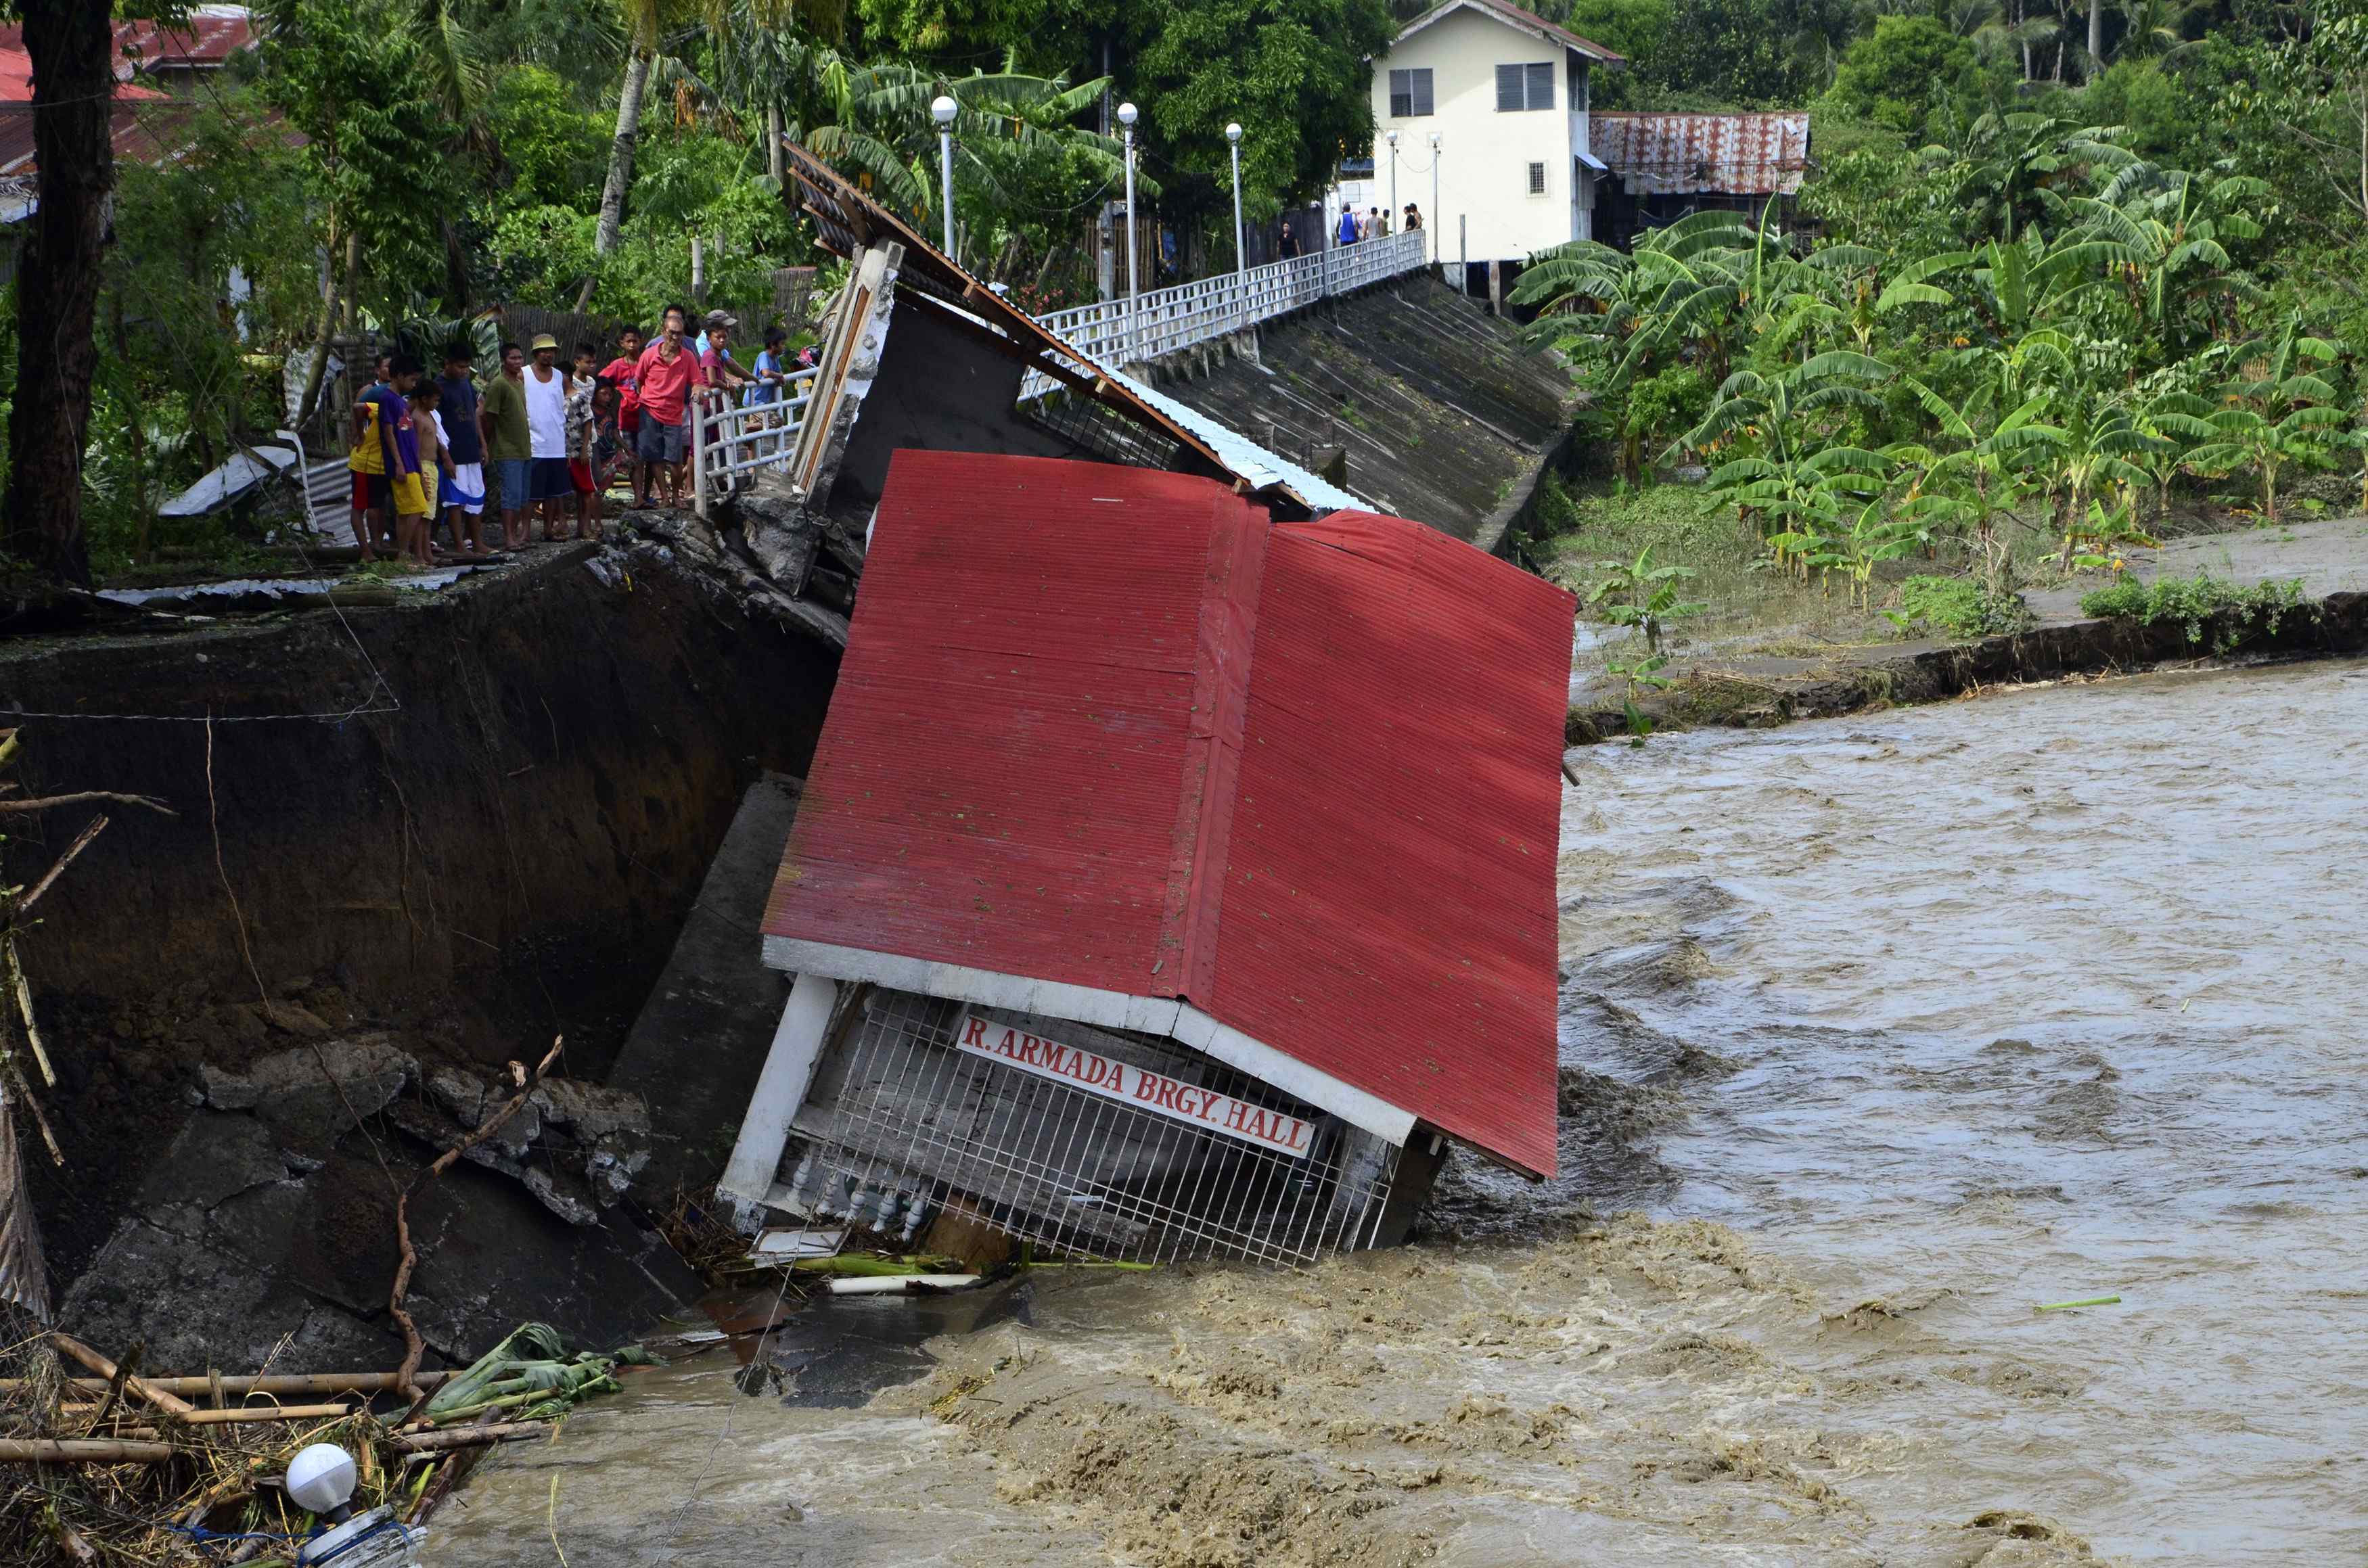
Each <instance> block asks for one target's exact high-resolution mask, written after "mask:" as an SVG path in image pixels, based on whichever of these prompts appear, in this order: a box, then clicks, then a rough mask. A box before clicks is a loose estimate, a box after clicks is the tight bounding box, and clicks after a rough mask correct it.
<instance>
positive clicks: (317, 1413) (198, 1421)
mask: <svg viewBox="0 0 2368 1568" xmlns="http://www.w3.org/2000/svg"><path fill="white" fill-rule="evenodd" d="M96 1408H97V1406H95V1405H88V1404H82V1405H74V1404H69V1405H65V1406H63V1407H62V1411H63V1414H65V1415H76V1414H86V1413H88V1412H89V1411H91V1410H93V1409H96ZM353 1413H354V1407H353V1406H352V1405H350V1404H251V1405H244V1406H241V1405H235V1404H234V1405H232V1406H230V1407H228V1408H227V1409H223V1410H192V1411H191V1412H189V1413H188V1415H184V1416H182V1417H181V1420H182V1422H183V1424H185V1425H187V1426H241V1425H245V1424H247V1423H252V1422H258V1421H326V1420H329V1419H331V1418H333V1417H336V1416H339V1415H352V1414H353Z"/></svg>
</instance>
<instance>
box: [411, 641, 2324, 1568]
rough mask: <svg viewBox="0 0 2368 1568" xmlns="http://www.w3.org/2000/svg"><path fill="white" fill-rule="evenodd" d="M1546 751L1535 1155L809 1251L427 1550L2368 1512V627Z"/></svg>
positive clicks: (460, 1513)
mask: <svg viewBox="0 0 2368 1568" xmlns="http://www.w3.org/2000/svg"><path fill="white" fill-rule="evenodd" d="M1574 760H1575V765H1576V767H1577V771H1578V776H1579V779H1580V783H1579V785H1578V787H1577V788H1576V789H1573V790H1568V791H1566V797H1565V801H1566V803H1565V816H1564V834H1563V854H1562V861H1561V889H1562V954H1563V964H1564V970H1565V980H1564V984H1563V1010H1562V1054H1563V1062H1564V1073H1563V1078H1564V1083H1563V1100H1564V1112H1565V1115H1564V1128H1563V1141H1562V1142H1563V1159H1564V1166H1565V1169H1564V1172H1563V1174H1562V1176H1559V1177H1558V1178H1557V1179H1556V1180H1555V1181H1554V1182H1553V1183H1550V1184H1547V1185H1546V1186H1544V1187H1531V1186H1528V1185H1527V1184H1524V1183H1520V1182H1518V1181H1514V1180H1511V1179H1509V1178H1507V1177H1504V1176H1501V1175H1497V1174H1495V1173H1492V1172H1489V1171H1487V1170H1486V1169H1483V1168H1481V1167H1477V1166H1475V1165H1470V1164H1468V1163H1465V1164H1461V1165H1455V1166H1454V1167H1453V1168H1452V1172H1451V1175H1450V1177H1449V1178H1448V1179H1447V1180H1446V1182H1445V1183H1444V1184H1443V1187H1442V1190H1441V1192H1440V1197H1439V1199H1438V1201H1437V1203H1436V1204H1435V1206H1434V1210H1433V1214H1432V1217H1431V1221H1430V1224H1429V1240H1428V1241H1427V1242H1426V1243H1425V1244H1423V1245H1420V1246H1417V1247H1413V1248H1408V1249H1404V1250H1401V1251H1398V1252H1395V1253H1391V1254H1382V1255H1369V1256H1359V1257H1353V1258H1347V1259H1341V1260H1336V1261H1334V1262H1331V1263H1327V1264H1326V1265H1324V1266H1323V1267H1319V1268H1316V1269H1314V1270H1310V1271H1306V1272H1302V1273H1277V1272H1270V1271H1260V1270H1255V1269H1249V1268H1237V1267H1193V1268H1185V1269H1176V1270H1167V1271H1162V1272H1159V1273H1150V1274H1146V1273H1133V1272H1119V1271H1111V1270H1079V1271H1076V1272H1075V1273H1070V1274H1063V1273H1046V1272H1039V1273H1038V1274H1037V1275H1035V1276H1033V1277H1031V1278H1029V1279H1028V1280H1026V1281H1024V1282H1022V1283H1020V1284H1019V1285H1017V1286H1015V1287H1010V1288H1007V1289H1005V1290H1001V1291H999V1292H996V1293H994V1294H992V1295H988V1296H982V1297H978V1298H973V1299H970V1300H969V1301H966V1302H965V1303H963V1304H962V1305H960V1306H953V1305H949V1304H946V1303H934V1304H932V1305H930V1306H929V1307H928V1308H927V1309H921V1310H916V1308H915V1307H913V1306H911V1305H908V1304H906V1303H903V1302H898V1301H879V1300H873V1301H842V1302H837V1303H833V1304H831V1305H829V1306H826V1307H825V1308H821V1309H818V1310H816V1311H814V1312H808V1313H806V1314H803V1316H801V1317H800V1318H799V1319H798V1320H796V1321H795V1322H794V1323H793V1324H791V1327H790V1328H789V1330H788V1331H786V1332H785V1333H784V1334H782V1335H777V1336H776V1338H775V1340H774V1341H773V1342H772V1343H770V1344H769V1345H768V1346H767V1349H766V1351H765V1352H764V1354H763V1355H762V1356H761V1357H760V1358H759V1360H758V1362H757V1367H756V1369H755V1370H754V1372H753V1373H752V1372H750V1371H746V1370H744V1369H741V1368H740V1367H739V1365H738V1364H737V1362H736V1361H735V1360H734V1358H732V1357H730V1356H728V1355H725V1354H723V1353H716V1354H713V1355H712V1356H709V1357H706V1358H700V1359H696V1360H693V1361H690V1362H688V1363H685V1364H683V1365H680V1366H677V1367H673V1368H669V1369H663V1370H658V1371H652V1372H646V1373H641V1374H636V1376H635V1381H633V1382H632V1385H631V1387H630V1389H629V1392H627V1393H625V1394H623V1395H621V1396H618V1397H615V1398H612V1399H610V1400H609V1401H606V1402H604V1403H600V1404H598V1405H597V1406H595V1407H594V1408H592V1409H590V1410H588V1411H586V1413H584V1414H582V1415H578V1416H577V1417H576V1418H575V1419H574V1420H573V1421H571V1422H570V1423H569V1424H568V1425H567V1426H566V1428H565V1430H564V1433H563V1435H562V1436H561V1437H560V1439H559V1440H558V1442H557V1443H556V1444H555V1445H552V1446H548V1447H546V1446H542V1445H531V1446H529V1445H519V1446H516V1447H513V1448H511V1449H507V1450H505V1451H504V1452H503V1453H502V1454H501V1456H500V1457H499V1458H498V1459H497V1460H495V1461H493V1462H492V1463H490V1464H489V1465H488V1466H487V1467H486V1468H485V1469H484V1471H481V1472H480V1475H479V1477H478V1479H477V1480H476V1481H474V1482H473V1483H472V1484H471V1485H470V1486H469V1487H468V1488H467V1489H466V1490H465V1491H464V1493H463V1494H461V1497H460V1498H459V1499H458V1500H457V1501H456V1503H455V1504H454V1505H453V1506H450V1507H448V1509H447V1510H446V1511H445V1512H444V1513H443V1514H442V1515H441V1516H439V1517H438V1523H437V1527H436V1529H435V1532H434V1540H433V1542H432V1544H431V1552H432V1557H433V1561H435V1562H438V1564H439V1565H442V1568H464V1565H484V1568H493V1565H495V1564H501V1565H504V1568H507V1565H510V1564H516V1563H521V1562H555V1561H556V1560H557V1559H556V1556H555V1553H554V1551H553V1546H552V1533H553V1531H554V1530H555V1533H556V1536H557V1540H558V1543H559V1546H560V1548H562V1549H564V1551H565V1553H566V1560H567V1562H569V1563H571V1564H575V1568H593V1565H597V1564H607V1563H616V1564H625V1563H659V1562H665V1563H694V1562H696V1563H713V1562H751V1563H755V1562H764V1563H775V1562H780V1563H806V1562H811V1563H815V1564H821V1563H825V1562H827V1563H837V1564H856V1563H865V1564H869V1563H878V1564H888V1563H936V1562H943V1563H949V1564H971V1563H978V1564H1005V1563H1012V1564H1017V1563H1071V1562H1075V1563H1110V1562H1124V1563H1142V1564H1156V1565H1161V1568H1170V1565H1172V1568H1186V1565H1191V1568H1209V1565H1218V1564H1235V1563H1240V1564H1250V1563H1267V1562H1277V1563H1305V1564H1311V1565H1313V1564H1318V1563H1343V1564H1368V1563H1370V1564H1390V1563H1399V1562H1406V1563H1412V1562H1442V1563H1457V1564H1466V1565H1473V1568H1478V1565H1482V1564H1514V1563H1531V1562H1607V1563H1619V1564H1632V1563H1633V1564H1671V1565H1676V1564H1687V1565H1689V1568H1691V1565H1696V1564H1703V1563H1710V1562H1717V1563H1722V1564H1727V1563H1732V1564H1750V1565H1761V1564H1767V1565H1776V1564H1784V1565H1792V1564H1799V1565H1802V1568H1808V1565H1811V1564H1817V1565H1825V1564H1846V1565H1866V1568H1873V1565H1875V1564H1885V1565H1907V1564H1916V1565H1923V1564H1931V1565H1934V1568H1940V1565H1944V1564H1945V1565H1948V1568H1969V1565H1972V1564H1976V1563H1978V1564H1982V1565H1983V1568H2015V1565H2020V1564H2055V1563H2074V1562H2099V1561H2102V1562H2123V1563H2148V1564H2156V1563H2161V1564H2171V1563H2177V1564H2197V1565H2203V1564H2214V1565H2218V1564H2240V1563H2261V1564H2267V1563H2282V1564H2283V1563H2318V1562H2362V1561H2363V1560H2368V1505H2363V1503H2362V1500H2361V1497H2362V1490H2363V1487H2364V1486H2368V1437H2363V1432H2368V1335H2363V1334H2362V1332H2361V1318H2362V1307H2363V1305H2368V1256H2363V1253H2362V1247H2361V1244H2360V1238H2361V1235H2362V1230H2363V1221H2368V1138H2363V1136H2362V1129H2363V1127H2368V1071H2363V1057H2364V1056H2368V1052H2363V1049H2362V1046H2361V1045H2360V1044H2359V1042H2358V1040H2357V1039H2356V1037H2355V1028H2354V1021H2355V1019H2356V1018H2357V1017H2359V1016H2360V1014H2361V1013H2362V1000H2363V984H2362V981H2363V970H2362V928H2363V922H2362V913H2361V905H2360V899H2359V893H2358V884H2359V879H2360V868H2361V866H2362V863H2363V861H2368V816H2364V815H2363V811H2362V787H2361V780H2362V779H2363V778H2368V665H2361V664H2358V663H2340V664H2322V665H2301V666H2293V667H2287V668H2278V669H2264V670H2248V671H2221V672H2199V673H2189V674H2178V675H2161V676H2147V677H2143V678H2138V679H2131V680H2122V681H2111V682H2100V683H2096V684H2091V685H2083V686H2071V687H2053V688H2047V689H2026V690H2021V691H2015V692H2009V693H2003V694H1998V695H1995V696H1992V697H1988V698H1986V699H1981V700H1978V701H1968V702H1960V703H1952V704H1949V705H1945V706H1941V707H1936V708H1930V709H1920V710H1903V711H1898V712H1892V713H1884V714H1879V715H1866V716H1861V717H1857V718H1853V719H1848V720H1838V721H1831V722H1823V723H1813V724H1801V725H1796V726H1793V727H1791V728H1788V729H1783V730H1777V731H1772V732H1766V733H1731V732H1722V733H1697V734H1687V735H1674V736H1662V737H1656V738H1655V739H1654V740H1653V741H1652V742H1651V743H1650V744H1647V745H1646V746H1645V747H1644V748H1642V749H1635V750H1632V749H1629V748H1626V747H1621V746H1599V747H1595V748H1591V749H1589V750H1588V751H1585V752H1582V753H1579V754H1576V756H1575V758H1574ZM2103 1295H2118V1296H2120V1297H2121V1299H2122V1300H2121V1302H2120V1304H2118V1305H2114V1306H2104V1307H2096V1308H2089V1309H2082V1310H2078V1311H2070V1312H2046V1313H2042V1312H2034V1311H2033V1308H2034V1307H2035V1306H2036V1305H2037V1304H2038V1303H2041V1302H2048V1301H2065V1300H2070V1299H2077V1298H2084V1297H2094V1296H2103ZM554 1479H556V1481H557V1483H558V1484H559V1492H558V1494H557V1495H558V1501H557V1504H556V1506H555V1507H554V1506H552V1485H553V1482H554Z"/></svg>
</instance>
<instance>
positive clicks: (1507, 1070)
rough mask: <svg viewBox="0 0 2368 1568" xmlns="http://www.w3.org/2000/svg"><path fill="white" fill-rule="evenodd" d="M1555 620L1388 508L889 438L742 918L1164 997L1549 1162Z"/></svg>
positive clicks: (1471, 557)
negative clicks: (796, 797) (767, 876)
mask: <svg viewBox="0 0 2368 1568" xmlns="http://www.w3.org/2000/svg"><path fill="white" fill-rule="evenodd" d="M1571 610H1572V605H1571V600H1570V597H1569V596H1568V595H1566V594H1565V593H1563V592H1562V591H1561V590H1560V589H1557V588H1554V587H1552V586H1551V585H1547V584H1545V583H1543V582H1541V581H1539V580H1538V579H1537V578H1535V577H1532V576H1531V575H1530V574H1527V573H1524V572H1521V571H1520V570H1518V569H1516V568H1514V567H1511V566H1508V565H1506V564H1505V563H1504V562H1498V561H1496V560H1494V559H1492V558H1490V557H1488V556H1486V555H1484V554H1482V553H1481V552H1480V551H1475V550H1474V549H1472V548H1471V547H1470V546H1468V545H1465V544H1463V543H1460V542H1458V541H1456V540H1451V539H1448V538H1447V537H1446V536H1444V535H1442V534H1439V533H1436V532H1434V531H1432V530H1430V529H1429V528H1424V527H1422V526H1421V525H1419V524H1416V523H1410V522H1407V521H1406V520H1404V519H1402V518H1396V517H1379V516H1375V515H1373V514H1371V513H1335V514H1333V515H1332V516H1331V517H1326V518H1325V519H1323V520H1321V521H1318V522H1313V523H1296V524H1280V525H1278V524H1274V523H1272V522H1270V520H1269V517H1268V514H1267V513H1266V511H1265V510H1264V508H1262V507H1259V506H1254V505H1253V504H1251V503H1250V502H1248V501H1247V500H1245V499H1243V498H1242V497H1240V496H1237V495H1236V494H1234V493H1233V492H1232V491H1231V490H1230V489H1228V488H1227V487H1225V486H1224V485H1222V484H1219V483H1214V482H1212V481H1209V480H1204V479H1199V478H1193V477H1189V476H1185V475H1179V474H1172V473H1162V472H1154V471H1150V470H1144V469H1131V468H1121V467H1115V466H1109V465H1102V464H1094V463H1074V462H1059V461H1052V460H1042V459H1033V458H1001V457H985V456H978V455H973V454H965V453H951V452H939V453H930V452H917V451H903V452H899V453H897V454H896V457H895V460H894V465H893V466H892V468H891V470H890V473H889V479H888V484H887V489H886V492H885V494H883V497H882V502H881V506H880V513H879V519H878V522H877V524H876V527H875V531H874V534H873V539H872V545H871V552H870V555H869V557H868V559H867V561H866V563H865V569H864V584H863V589H862V592H861V595H860V600H859V603H858V606H857V610H856V614H855V618H854V623H853V630H852V633H851V635H850V637H849V640H848V650H847V654H846V657H845V660H844V662H843V663H842V665H841V667H840V674H839V682H838V687H837V692H836V693H835V694H834V696H833V698H832V703H831V711H830V716H829V719H828V722H826V723H825V727H824V732H823V738H822V744H821V746H820V748H819V750H818V751H817V754H816V756H815V759H814V768H813V770H812V774H811V776H810V778H809V779H808V784H807V792H806V796H805V800H804V801H803V804H802V806H801V808H800V810H799V812H798V822H797V826H796V828H795V830H794V831H793V832H792V834H791V840H790V844H789V846H788V849H787V851H786V853H785V854H784V856H783V859H782V867H781V873H780V879H779V880H778V881H777V882H776V884H775V887H774V892H773V898H772V902H771V906H770V908H769V909H768V912H767V917H766V923H765V930H766V933H767V935H768V936H776V937H791V938H795V939H801V940H805V941H813V942H824V943H830V944H834V945H837V946H842V947H849V948H857V949H863V950H866V951H872V952H882V953H892V954H897V955H902V956H905V957H911V958H919V959H927V960H932V961H937V962H943V963H952V964H962V965H965V966H969V967H972V968H976V969H984V970H988V971H995V972H998V973H1005V974H1018V975H1025V976H1028V977H1030V978H1032V979H1038V980H1049V981H1055V982H1060V983H1067V984H1074V985H1083V986H1089V987H1093V988H1096V989H1100V990H1107V991H1115V992H1120V993H1123V994H1129V995H1137V996H1161V997H1168V996H1180V997H1184V998H1187V999H1189V1000H1190V1002H1191V1003H1192V1004H1193V1006H1197V1007H1199V1008H1200V1009H1201V1011H1203V1012H1205V1013H1207V1014H1209V1015H1210V1016H1212V1017H1215V1018H1216V1019H1218V1020H1219V1021H1220V1022H1222V1023H1224V1024H1227V1025H1229V1026H1231V1027H1232V1028H1236V1029H1239V1030H1241V1031H1242V1032H1243V1033H1245V1034H1247V1035H1249V1036H1251V1037H1252V1038H1254V1039H1256V1040H1259V1041H1261V1042H1263V1043H1264V1044H1266V1045H1268V1046H1270V1047H1272V1048H1274V1049H1275V1050H1277V1051H1282V1052H1284V1053H1285V1054H1287V1055H1290V1056H1292V1057H1293V1058H1295V1059H1297V1060H1299V1061H1301V1062H1305V1063H1306V1064H1307V1065H1309V1066H1311V1067H1314V1068H1315V1069H1317V1070H1318V1071H1320V1072H1323V1073H1325V1074H1329V1075H1331V1076H1332V1077H1334V1078H1337V1079H1338V1080H1341V1081H1342V1082H1345V1083H1348V1084H1350V1085H1355V1086H1356V1087H1358V1088H1360V1089H1362V1090H1364V1091H1366V1092H1367V1093H1369V1094H1372V1095H1374V1096H1379V1097H1380V1098H1382V1099H1383V1100H1385V1101H1387V1102H1389V1103H1390V1104H1392V1105H1394V1106H1396V1107H1398V1108H1400V1109H1402V1110H1406V1111H1408V1112H1411V1113H1412V1114H1413V1115H1415V1116H1417V1117H1419V1118H1421V1119H1423V1120H1425V1121H1427V1122H1429V1124H1431V1125H1432V1126H1435V1127H1437V1128H1439V1129H1440V1130H1442V1131H1447V1132H1449V1133H1452V1134H1454V1135H1455V1136H1457V1137H1459V1138H1463V1139H1466V1140H1468V1141H1470V1142H1474V1143H1475V1144H1478V1145H1480V1146H1482V1147H1484V1148H1486V1149H1488V1150H1491V1151H1492V1152H1494V1153H1497V1154H1498V1155H1500V1156H1501V1157H1503V1158H1505V1159H1507V1160H1508V1161H1511V1162H1512V1163H1514V1164H1516V1165H1520V1166H1522V1167H1524V1168H1527V1169H1530V1170H1534V1171H1539V1172H1548V1171H1551V1170H1552V1169H1553V1168H1554V843H1555V827H1556V819H1557V815H1558V812H1559V808H1560V801H1561V785H1560V776H1559V772H1558V768H1557V760H1558V755H1559V749H1560V745H1561V736H1562V722H1563V710H1564V706H1565V701H1566V693H1567V689H1568V676H1569V657H1570V653H1569V650H1570V618H1571Z"/></svg>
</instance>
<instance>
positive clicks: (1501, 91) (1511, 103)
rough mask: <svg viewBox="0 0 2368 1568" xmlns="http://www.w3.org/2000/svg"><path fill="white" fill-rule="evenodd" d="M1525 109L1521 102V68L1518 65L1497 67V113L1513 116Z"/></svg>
mask: <svg viewBox="0 0 2368 1568" xmlns="http://www.w3.org/2000/svg"><path fill="white" fill-rule="evenodd" d="M1524 107H1526V106H1525V105H1524V104H1523V103H1522V101H1521V68H1520V66H1518V65H1499V66H1497V113H1498V114H1513V113H1517V112H1519V111H1520V109H1521V108H1524Z"/></svg>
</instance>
